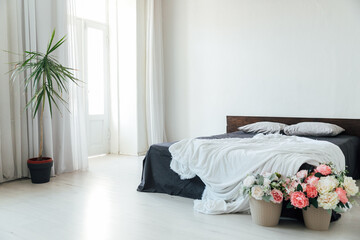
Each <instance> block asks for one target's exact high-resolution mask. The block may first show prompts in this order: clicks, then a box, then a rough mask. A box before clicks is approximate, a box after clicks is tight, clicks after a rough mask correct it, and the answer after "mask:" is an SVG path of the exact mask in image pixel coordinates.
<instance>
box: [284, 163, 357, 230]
mask: <svg viewBox="0 0 360 240" xmlns="http://www.w3.org/2000/svg"><path fill="white" fill-rule="evenodd" d="M283 187H284V188H285V192H284V195H285V199H286V200H290V201H289V203H288V205H287V208H293V207H294V208H299V209H302V211H303V216H304V222H305V225H306V227H307V228H309V229H313V230H327V229H328V228H329V225H330V219H331V212H332V210H334V211H336V212H344V211H347V210H348V209H350V208H351V206H352V203H351V202H353V200H352V199H351V197H353V196H355V195H358V192H359V187H358V186H356V183H355V180H353V179H352V178H351V177H347V176H346V171H337V170H336V169H335V168H334V166H333V165H332V164H331V163H326V164H321V165H319V166H318V167H317V168H315V169H314V171H312V172H310V173H309V172H308V171H307V170H301V171H299V172H298V173H297V174H296V175H295V176H292V177H288V178H286V179H285V182H284V183H283Z"/></svg>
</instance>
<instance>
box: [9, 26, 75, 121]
mask: <svg viewBox="0 0 360 240" xmlns="http://www.w3.org/2000/svg"><path fill="white" fill-rule="evenodd" d="M54 36H55V30H54V31H53V32H52V35H51V39H50V41H49V44H48V47H47V50H46V52H45V53H41V52H31V51H25V56H24V60H23V61H20V62H18V63H16V65H15V68H14V69H13V70H12V71H11V72H12V74H11V80H12V81H15V80H16V78H17V76H18V75H19V74H20V73H23V72H25V71H28V70H30V74H29V75H28V76H27V77H26V78H25V79H24V84H25V89H27V88H28V87H29V86H32V87H33V89H34V90H35V93H34V95H33V96H32V97H31V99H30V101H29V102H28V103H27V105H26V108H28V107H29V106H31V107H32V110H33V117H35V116H36V114H37V112H38V110H39V107H40V106H41V105H42V109H43V108H44V106H45V102H46V101H47V102H48V103H49V108H50V114H51V116H52V109H53V105H55V107H56V108H57V109H58V110H59V111H60V109H59V106H58V102H60V103H62V104H64V105H65V106H66V104H67V102H66V101H65V100H64V99H63V98H62V94H63V92H66V93H67V92H68V82H69V81H71V82H73V83H75V84H78V82H79V81H80V80H79V79H77V78H76V77H75V76H74V74H73V71H74V69H72V68H69V67H64V66H63V65H61V64H60V63H59V62H58V61H57V60H56V59H55V58H54V57H53V56H52V55H51V54H52V53H53V52H54V51H55V50H56V49H58V48H59V47H60V46H61V45H62V44H63V43H64V42H65V40H66V38H65V36H64V37H63V38H61V39H60V40H59V41H58V42H56V43H55V44H53V40H54ZM56 100H58V102H57V101H56Z"/></svg>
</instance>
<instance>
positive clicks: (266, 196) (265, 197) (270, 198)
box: [262, 195, 274, 202]
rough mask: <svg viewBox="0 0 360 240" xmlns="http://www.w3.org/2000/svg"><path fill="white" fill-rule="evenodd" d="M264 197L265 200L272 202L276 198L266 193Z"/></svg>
mask: <svg viewBox="0 0 360 240" xmlns="http://www.w3.org/2000/svg"><path fill="white" fill-rule="evenodd" d="M262 199H263V200H264V201H265V202H270V200H274V199H273V198H272V196H271V195H264V196H263V197H262Z"/></svg>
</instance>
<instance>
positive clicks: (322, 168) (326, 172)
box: [315, 164, 331, 176]
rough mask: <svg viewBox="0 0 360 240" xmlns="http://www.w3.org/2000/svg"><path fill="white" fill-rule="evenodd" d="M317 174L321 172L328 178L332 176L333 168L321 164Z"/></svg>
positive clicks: (316, 170)
mask: <svg viewBox="0 0 360 240" xmlns="http://www.w3.org/2000/svg"><path fill="white" fill-rule="evenodd" d="M315 172H319V173H321V174H322V175H324V176H326V175H329V174H331V167H329V166H327V165H325V164H321V165H319V166H318V167H317V168H316V169H315Z"/></svg>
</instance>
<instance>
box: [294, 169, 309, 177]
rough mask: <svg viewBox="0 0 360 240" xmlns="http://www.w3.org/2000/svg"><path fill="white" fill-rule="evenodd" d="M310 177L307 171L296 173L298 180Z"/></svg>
mask: <svg viewBox="0 0 360 240" xmlns="http://www.w3.org/2000/svg"><path fill="white" fill-rule="evenodd" d="M307 175H308V171H307V170H301V171H299V172H297V173H296V177H297V178H306V177H307Z"/></svg>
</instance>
